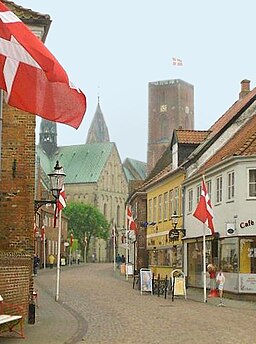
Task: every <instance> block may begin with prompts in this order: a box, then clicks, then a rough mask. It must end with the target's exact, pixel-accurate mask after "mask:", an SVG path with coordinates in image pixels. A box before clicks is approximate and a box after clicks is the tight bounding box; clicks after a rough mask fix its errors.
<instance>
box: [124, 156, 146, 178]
mask: <svg viewBox="0 0 256 344" xmlns="http://www.w3.org/2000/svg"><path fill="white" fill-rule="evenodd" d="M123 167H124V171H125V175H126V178H127V180H144V179H145V178H146V169H147V164H146V163H145V162H143V161H139V160H135V159H130V158H126V159H125V161H124V163H123Z"/></svg>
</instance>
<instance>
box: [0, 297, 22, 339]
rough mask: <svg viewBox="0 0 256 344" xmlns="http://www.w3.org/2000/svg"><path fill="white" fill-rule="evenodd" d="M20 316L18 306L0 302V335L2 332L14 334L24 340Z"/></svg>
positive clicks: (20, 311) (20, 309) (20, 312)
mask: <svg viewBox="0 0 256 344" xmlns="http://www.w3.org/2000/svg"><path fill="white" fill-rule="evenodd" d="M22 314H23V312H22V308H21V307H20V306H16V305H13V304H10V303H7V302H5V301H0V335H1V334H2V333H4V332H14V333H16V334H18V335H19V336H21V337H22V338H25V336H24V330H23V320H24V319H23V315H22Z"/></svg>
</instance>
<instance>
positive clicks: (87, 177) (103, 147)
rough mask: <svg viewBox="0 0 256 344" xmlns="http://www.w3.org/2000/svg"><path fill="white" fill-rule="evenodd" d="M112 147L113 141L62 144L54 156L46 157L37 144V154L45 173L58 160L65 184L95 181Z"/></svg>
mask: <svg viewBox="0 0 256 344" xmlns="http://www.w3.org/2000/svg"><path fill="white" fill-rule="evenodd" d="M113 149H116V146H115V144H114V143H113V142H105V143H91V144H83V145H72V146H63V147H58V151H57V153H56V154H55V155H54V156H52V157H48V156H47V155H46V153H45V152H44V151H43V150H42V149H41V147H40V146H37V155H38V157H39V158H40V163H41V166H42V168H43V170H44V171H45V173H47V174H48V173H50V172H52V170H53V168H54V166H55V163H56V161H57V160H58V161H59V163H60V165H61V166H63V168H64V172H65V174H66V177H65V184H78V183H96V182H97V181H98V179H99V177H100V175H101V173H102V170H103V169H104V167H105V165H106V162H107V160H108V158H109V157H110V155H111V153H112V152H113Z"/></svg>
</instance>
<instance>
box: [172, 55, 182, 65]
mask: <svg viewBox="0 0 256 344" xmlns="http://www.w3.org/2000/svg"><path fill="white" fill-rule="evenodd" d="M172 64H173V65H174V66H183V62H182V60H181V59H178V58H177V57H173V58H172Z"/></svg>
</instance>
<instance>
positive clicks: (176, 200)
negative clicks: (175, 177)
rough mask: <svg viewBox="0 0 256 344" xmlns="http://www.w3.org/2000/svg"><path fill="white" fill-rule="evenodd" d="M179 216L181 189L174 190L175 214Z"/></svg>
mask: <svg viewBox="0 0 256 344" xmlns="http://www.w3.org/2000/svg"><path fill="white" fill-rule="evenodd" d="M174 212H176V214H179V188H175V189H174V207H173V213H174Z"/></svg>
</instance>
